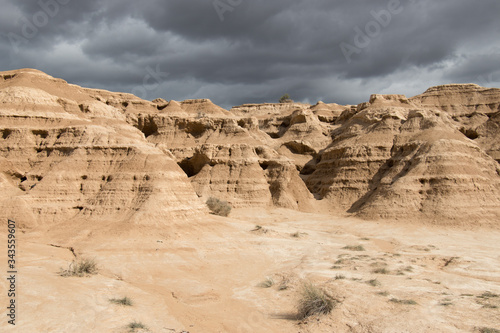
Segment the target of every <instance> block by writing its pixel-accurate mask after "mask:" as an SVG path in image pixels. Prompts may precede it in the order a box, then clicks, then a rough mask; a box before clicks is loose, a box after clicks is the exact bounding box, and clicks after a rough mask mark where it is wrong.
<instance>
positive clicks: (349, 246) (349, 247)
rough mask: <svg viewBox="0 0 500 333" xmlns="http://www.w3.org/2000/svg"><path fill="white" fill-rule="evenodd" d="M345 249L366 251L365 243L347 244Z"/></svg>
mask: <svg viewBox="0 0 500 333" xmlns="http://www.w3.org/2000/svg"><path fill="white" fill-rule="evenodd" d="M343 249H344V250H350V251H366V250H365V248H364V246H363V245H346V246H344V247H343Z"/></svg>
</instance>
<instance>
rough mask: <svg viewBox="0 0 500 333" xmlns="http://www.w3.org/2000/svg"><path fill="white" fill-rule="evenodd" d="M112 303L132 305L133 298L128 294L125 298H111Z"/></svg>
mask: <svg viewBox="0 0 500 333" xmlns="http://www.w3.org/2000/svg"><path fill="white" fill-rule="evenodd" d="M109 301H110V302H111V303H114V304H118V305H125V306H132V304H133V303H132V300H131V299H130V298H128V297H127V296H125V297H123V298H111V299H110V300H109Z"/></svg>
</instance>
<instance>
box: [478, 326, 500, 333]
mask: <svg viewBox="0 0 500 333" xmlns="http://www.w3.org/2000/svg"><path fill="white" fill-rule="evenodd" d="M479 332H480V333H500V330H497V329H496V328H489V327H481V328H479Z"/></svg>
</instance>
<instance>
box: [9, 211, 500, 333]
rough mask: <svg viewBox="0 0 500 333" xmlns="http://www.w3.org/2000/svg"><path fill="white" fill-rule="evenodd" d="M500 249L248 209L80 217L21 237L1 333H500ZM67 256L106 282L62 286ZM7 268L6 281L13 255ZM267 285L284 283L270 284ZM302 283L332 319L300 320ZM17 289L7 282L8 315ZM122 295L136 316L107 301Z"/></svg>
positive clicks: (475, 232)
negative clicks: (182, 217) (91, 263)
mask: <svg viewBox="0 0 500 333" xmlns="http://www.w3.org/2000/svg"><path fill="white" fill-rule="evenodd" d="M257 225H258V226H261V227H262V228H260V229H259V230H256V229H258V228H256V226H257ZM3 229H7V228H6V227H5V228H3ZM5 231H6V230H1V233H0V244H6V233H5ZM499 240H500V232H499V231H498V230H491V229H470V230H465V229H456V228H454V229H452V228H447V227H433V226H421V225H407V224H403V223H401V222H398V223H395V222H394V223H389V222H372V221H360V220H355V219H349V218H335V217H331V216H328V215H321V214H306V213H299V212H296V211H291V210H284V209H273V210H269V211H265V210H258V209H240V210H235V211H233V213H232V214H231V217H230V218H221V217H216V216H211V215H210V216H206V217H205V218H204V219H200V220H193V221H188V222H177V223H171V222H169V224H168V226H165V225H162V224H161V223H159V222H158V223H156V224H155V225H150V226H146V225H133V226H131V225H127V224H119V225H117V224H116V223H113V222H110V223H108V224H106V223H101V224H99V225H93V224H91V223H89V222H86V221H80V222H72V223H71V224H69V223H64V224H61V225H58V226H53V227H50V228H41V229H37V230H31V231H24V232H22V231H21V230H18V241H19V245H18V253H17V256H18V264H19V274H18V286H17V288H18V291H19V295H18V298H17V302H18V309H17V325H16V326H15V327H12V326H11V325H8V324H7V319H6V318H5V316H4V318H2V319H1V321H0V331H1V332H28V333H29V332H75V333H76V332H116V333H119V332H129V331H130V329H129V328H128V327H127V325H128V324H129V323H131V322H134V321H136V322H141V323H143V324H144V325H145V326H147V328H148V329H147V330H136V332H141V331H142V332H183V331H185V332H189V333H207V332H474V331H479V328H481V327H489V328H496V329H500V297H499V295H500V241H499ZM347 245H362V246H363V248H364V251H353V250H348V249H344V247H345V246H347ZM2 247H4V246H2ZM69 247H72V248H73V249H74V251H75V253H76V255H77V256H78V257H89V258H95V260H96V262H97V263H98V266H99V273H98V274H97V275H93V276H89V277H61V276H59V274H58V272H59V271H60V269H61V268H66V267H68V265H69V263H70V262H71V261H72V260H73V259H74V255H73V253H72V252H71V251H70V250H69V249H68V248H69ZM4 248H5V247H4ZM4 252H6V250H4ZM383 268H385V271H384V270H383ZM0 270H1V271H0V272H2V275H3V274H6V273H4V272H6V271H7V268H6V253H2V259H1V266H0ZM375 270H378V272H379V273H375V272H374V271H375ZM267 278H270V279H272V280H273V281H274V285H273V286H271V287H270V288H263V287H261V286H259V284H260V283H262V282H263V281H265V280H266V279H267ZM303 281H311V282H313V283H315V284H317V285H318V286H321V287H323V288H325V290H327V291H328V292H329V293H330V294H331V295H332V296H333V297H334V298H335V299H336V300H338V301H339V303H338V304H337V305H336V307H335V309H334V310H333V311H332V313H331V314H329V315H325V316H319V317H314V318H309V319H306V320H302V321H299V320H297V319H296V304H297V300H298V297H299V294H300V288H301V285H302V283H303ZM369 281H371V282H369ZM7 287H8V286H7V282H6V280H5V279H3V278H2V279H1V282H0V304H2V307H3V306H5V305H6V304H7V302H8V300H7ZM280 287H281V288H280ZM285 287H286V289H285ZM280 289H283V290H280ZM124 296H127V297H129V298H130V299H131V300H132V302H133V305H132V306H122V305H116V304H113V303H111V302H110V301H109V300H110V299H111V298H121V297H124ZM391 300H392V301H391ZM396 300H399V301H405V300H406V301H410V300H413V301H414V302H415V303H416V304H403V303H401V302H396Z"/></svg>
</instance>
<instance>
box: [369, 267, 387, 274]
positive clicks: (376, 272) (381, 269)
mask: <svg viewBox="0 0 500 333" xmlns="http://www.w3.org/2000/svg"><path fill="white" fill-rule="evenodd" d="M372 272H373V273H375V274H389V270H387V269H386V268H377V269H374V270H373V271H372Z"/></svg>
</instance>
